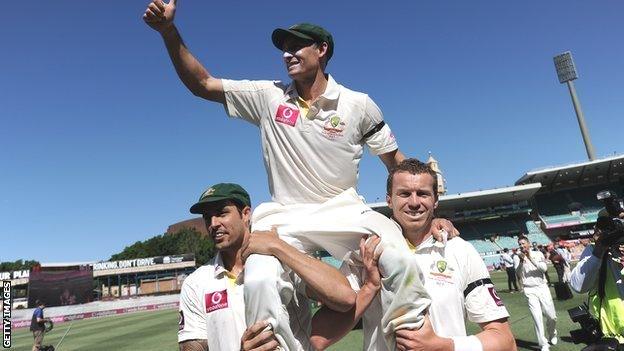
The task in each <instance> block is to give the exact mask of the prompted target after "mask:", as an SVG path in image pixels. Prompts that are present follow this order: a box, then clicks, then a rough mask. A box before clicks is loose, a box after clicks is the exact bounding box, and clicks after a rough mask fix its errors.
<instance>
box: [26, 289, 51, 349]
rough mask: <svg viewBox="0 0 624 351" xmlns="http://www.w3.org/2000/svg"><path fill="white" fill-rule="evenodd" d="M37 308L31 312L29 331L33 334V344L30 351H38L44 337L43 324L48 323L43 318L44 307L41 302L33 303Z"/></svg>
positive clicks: (46, 319)
mask: <svg viewBox="0 0 624 351" xmlns="http://www.w3.org/2000/svg"><path fill="white" fill-rule="evenodd" d="M35 305H37V308H35V310H34V311H33V315H32V320H31V321H30V331H32V333H33V338H34V343H33V347H32V351H39V349H40V348H41V343H42V342H43V337H44V335H45V322H46V321H49V320H50V319H49V318H45V317H44V316H43V309H44V308H45V307H46V306H45V303H44V302H43V301H40V300H37V301H35Z"/></svg>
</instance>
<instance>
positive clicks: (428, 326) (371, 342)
mask: <svg viewBox="0 0 624 351" xmlns="http://www.w3.org/2000/svg"><path fill="white" fill-rule="evenodd" d="M436 189H437V177H436V174H435V172H433V171H432V170H431V169H430V168H429V167H428V166H427V165H425V164H423V163H421V162H420V161H418V160H415V159H406V160H404V161H403V162H401V163H400V164H399V165H398V166H397V167H395V168H393V169H392V170H391V171H390V175H389V176H388V182H387V196H386V200H387V202H388V206H389V208H390V209H391V210H392V218H393V220H394V221H395V230H396V231H399V232H401V233H402V235H403V236H404V237H405V240H407V242H408V243H409V245H410V247H411V249H412V251H413V252H414V254H413V255H412V256H411V258H412V259H413V260H414V261H416V262H417V263H418V265H419V266H420V269H421V272H422V273H423V275H424V276H423V278H422V280H423V282H424V285H425V288H426V289H427V291H428V292H429V294H430V296H431V306H430V307H429V315H428V317H427V318H426V320H425V322H424V325H423V327H422V328H420V329H418V330H416V329H400V330H398V331H396V345H392V347H387V346H386V344H385V343H384V342H383V341H382V340H383V337H384V335H383V333H382V331H381V329H380V324H379V319H380V316H381V303H380V299H379V294H378V292H379V290H380V287H381V279H382V278H381V275H380V273H379V268H378V259H379V250H378V249H377V250H376V246H377V245H378V243H379V240H370V241H369V242H364V241H362V242H361V255H362V258H363V262H364V264H363V267H353V266H349V265H343V267H342V269H343V270H344V271H345V272H347V274H348V278H349V280H350V281H351V282H352V285H353V286H354V288H356V289H357V290H358V295H357V298H356V306H355V308H354V309H352V310H351V311H349V312H346V313H342V312H336V311H331V310H329V309H324V308H323V309H321V310H320V311H319V312H318V313H317V314H315V316H314V318H313V324H312V325H313V330H312V333H313V334H312V338H311V341H312V344H313V347H314V348H316V349H319V350H323V349H325V348H327V347H328V346H329V345H331V344H333V343H334V342H336V341H338V340H339V339H340V338H342V337H343V336H344V335H346V334H347V333H348V332H349V331H351V329H352V328H353V326H354V325H355V324H357V322H358V321H359V320H360V318H362V324H363V332H364V348H363V349H364V350H367V351H373V350H380V351H382V350H395V349H398V350H449V351H453V350H455V351H481V350H485V351H490V350H492V351H494V350H515V349H516V346H515V341H514V338H513V335H512V333H511V330H510V327H509V323H508V322H507V319H508V317H509V314H508V313H507V310H506V309H505V307H504V306H503V302H502V301H501V299H500V298H499V297H498V295H497V294H496V291H495V289H494V285H493V284H492V281H491V280H490V276H489V273H488V270H487V268H486V266H485V264H484V262H483V259H482V258H481V257H480V256H479V254H478V253H477V251H476V250H475V249H474V248H473V247H472V245H470V244H469V243H468V242H466V241H464V240H462V239H460V238H456V239H453V240H451V241H448V243H447V244H446V245H442V243H440V242H438V241H436V240H434V239H433V238H432V236H431V235H430V232H431V230H430V227H431V225H432V220H433V213H434V210H435V208H436V207H437V203H438V197H437V193H436ZM465 316H467V317H468V319H469V320H470V321H472V322H474V323H478V324H479V326H480V327H481V329H482V331H481V332H480V333H478V334H476V335H469V336H468V335H466V327H465Z"/></svg>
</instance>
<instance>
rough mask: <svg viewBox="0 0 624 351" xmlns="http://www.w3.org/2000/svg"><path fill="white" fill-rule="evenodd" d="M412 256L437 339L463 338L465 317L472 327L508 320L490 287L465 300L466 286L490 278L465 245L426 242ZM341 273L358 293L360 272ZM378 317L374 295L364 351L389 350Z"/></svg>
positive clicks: (365, 325)
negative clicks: (426, 297)
mask: <svg viewBox="0 0 624 351" xmlns="http://www.w3.org/2000/svg"><path fill="white" fill-rule="evenodd" d="M415 254H416V257H417V262H418V265H419V266H420V269H421V270H422V272H423V274H424V277H423V278H424V285H425V288H426V289H427V292H428V293H429V296H430V297H431V306H430V307H429V317H430V319H431V324H432V326H433V330H434V331H435V333H436V334H437V335H438V336H441V337H451V336H465V335H466V317H468V320H470V321H472V322H474V323H486V322H491V321H495V320H498V319H501V318H507V317H509V313H508V312H507V309H506V308H505V306H504V305H503V302H502V301H501V299H500V298H499V297H498V295H497V294H496V290H495V289H494V285H492V284H489V283H485V284H482V285H479V286H476V287H475V288H473V289H472V290H471V291H470V292H469V293H468V294H467V296H464V292H465V291H466V289H467V288H468V286H469V284H471V283H473V282H477V281H481V279H487V278H490V275H489V272H488V270H487V268H486V266H485V263H484V262H483V259H482V258H481V256H479V253H478V252H477V251H476V250H475V249H474V247H473V246H472V245H470V244H469V243H468V242H466V241H465V240H463V239H461V238H454V239H452V240H449V241H448V242H447V244H446V248H445V247H444V246H443V245H442V243H436V242H435V240H434V239H433V238H429V239H427V240H425V241H424V242H423V243H421V244H420V245H419V246H418V247H417V248H416V253H415ZM342 270H343V272H345V273H347V278H348V279H349V281H350V282H351V284H352V286H353V287H354V288H356V289H359V286H360V285H361V284H362V281H363V280H364V279H365V277H363V276H362V275H363V270H362V268H361V267H360V268H356V269H350V268H347V267H345V266H343V267H342ZM381 316H382V311H381V301H380V298H379V295H377V297H376V298H375V300H374V301H373V302H372V303H371V305H370V306H369V308H368V309H367V310H366V312H365V313H364V316H363V318H362V322H363V331H364V350H368V351H373V350H388V349H387V347H386V344H385V341H384V336H383V331H382V330H381V325H380V320H381Z"/></svg>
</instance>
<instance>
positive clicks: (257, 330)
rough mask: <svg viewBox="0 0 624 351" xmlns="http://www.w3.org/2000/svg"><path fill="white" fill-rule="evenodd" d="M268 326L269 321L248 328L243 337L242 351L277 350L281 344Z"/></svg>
mask: <svg viewBox="0 0 624 351" xmlns="http://www.w3.org/2000/svg"><path fill="white" fill-rule="evenodd" d="M268 326H269V323H268V322H267V321H260V322H256V323H255V324H254V325H252V326H251V327H249V328H247V330H245V332H244V333H243V336H242V337H241V351H251V350H253V351H264V350H276V349H277V347H278V346H279V343H278V342H277V339H276V338H275V334H273V330H272V329H270V328H267V327H268Z"/></svg>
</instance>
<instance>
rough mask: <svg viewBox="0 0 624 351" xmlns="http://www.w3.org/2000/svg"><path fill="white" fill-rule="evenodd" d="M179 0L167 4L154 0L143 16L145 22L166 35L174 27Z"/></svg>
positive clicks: (160, 0) (172, 0)
mask: <svg viewBox="0 0 624 351" xmlns="http://www.w3.org/2000/svg"><path fill="white" fill-rule="evenodd" d="M176 5H177V0H170V1H169V3H167V4H165V3H164V2H163V1H162V0H153V1H152V2H151V3H150V4H149V5H148V6H147V9H146V10H145V13H144V14H143V20H144V21H145V23H147V25H148V26H150V27H152V29H154V30H156V31H157V32H159V33H161V34H162V33H164V32H165V31H167V30H168V29H170V28H172V27H173V18H174V17H175V11H176Z"/></svg>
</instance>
